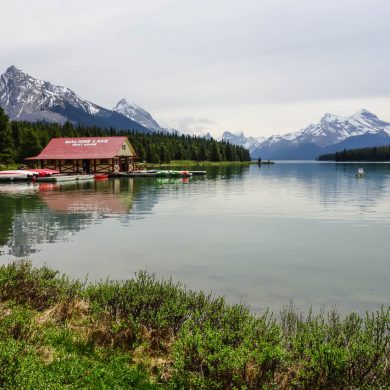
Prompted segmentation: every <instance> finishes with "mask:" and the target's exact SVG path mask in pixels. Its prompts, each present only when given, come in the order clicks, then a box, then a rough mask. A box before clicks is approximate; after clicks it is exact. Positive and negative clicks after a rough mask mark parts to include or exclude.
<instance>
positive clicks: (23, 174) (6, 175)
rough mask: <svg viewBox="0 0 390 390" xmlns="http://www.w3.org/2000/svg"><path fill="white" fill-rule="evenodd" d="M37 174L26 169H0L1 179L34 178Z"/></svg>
mask: <svg viewBox="0 0 390 390" xmlns="http://www.w3.org/2000/svg"><path fill="white" fill-rule="evenodd" d="M34 178H35V174H34V172H32V171H25V170H24V169H14V170H9V171H0V180H6V181H13V180H34Z"/></svg>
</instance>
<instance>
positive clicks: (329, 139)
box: [252, 109, 390, 159]
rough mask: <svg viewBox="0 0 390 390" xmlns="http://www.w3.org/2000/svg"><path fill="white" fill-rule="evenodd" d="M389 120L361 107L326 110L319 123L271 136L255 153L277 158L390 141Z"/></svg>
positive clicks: (310, 156)
mask: <svg viewBox="0 0 390 390" xmlns="http://www.w3.org/2000/svg"><path fill="white" fill-rule="evenodd" d="M389 135H390V123H387V122H384V121H382V120H380V119H379V118H378V117H377V116H376V115H375V114H373V113H371V112H370V111H368V110H366V109H361V110H359V111H357V112H355V113H354V114H352V115H350V116H346V117H343V116H337V115H334V114H330V113H327V114H325V115H324V116H323V117H322V118H321V119H320V120H319V122H317V123H312V124H310V125H309V126H307V127H305V128H304V129H302V130H299V131H297V132H294V133H289V134H285V135H283V136H271V137H269V138H267V139H266V140H265V141H264V142H262V143H261V145H260V146H259V147H258V148H257V149H256V150H254V151H253V153H252V156H257V155H261V156H263V157H264V158H276V159H285V158H287V159H289V158H290V159H291V158H293V159H307V158H316V157H317V156H318V155H319V154H320V153H321V152H322V151H329V150H330V151H331V150H333V148H334V149H335V150H338V149H337V148H341V149H343V148H346V147H347V148H351V147H354V148H356V147H366V146H375V145H378V146H379V145H383V144H390V136H389Z"/></svg>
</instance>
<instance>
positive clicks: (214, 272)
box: [0, 162, 390, 313]
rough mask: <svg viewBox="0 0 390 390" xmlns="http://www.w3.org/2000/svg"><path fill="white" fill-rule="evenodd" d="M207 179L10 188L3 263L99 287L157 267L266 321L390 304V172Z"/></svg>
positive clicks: (296, 166)
mask: <svg viewBox="0 0 390 390" xmlns="http://www.w3.org/2000/svg"><path fill="white" fill-rule="evenodd" d="M358 166H364V169H365V172H366V177H364V178H363V179H357V178H356V177H355V172H356V170H357V167H358ZM196 169H199V167H198V168H196ZM207 170H208V173H207V176H206V177H192V178H190V179H161V178H134V179H133V178H125V179H110V180H105V181H96V182H93V181H92V182H87V183H77V184H76V183H74V184H66V185H53V184H40V185H37V184H35V185H32V184H31V185H29V184H25V183H23V184H22V183H21V184H4V183H2V184H0V262H1V263H3V264H4V263H7V262H9V261H11V260H14V259H15V258H28V259H31V260H32V262H33V264H34V265H37V266H39V265H42V264H45V263H46V264H47V265H49V266H50V267H53V268H55V269H59V270H60V271H62V272H65V273H67V274H69V275H70V276H72V277H77V278H84V277H85V276H87V275H88V280H90V281H94V280H98V279H106V278H107V277H109V278H111V279H126V278H130V277H133V276H134V273H135V272H136V271H138V270H144V269H146V270H148V271H150V272H154V273H156V274H157V275H158V276H160V277H170V276H172V278H173V280H175V281H180V282H182V283H184V284H185V285H186V286H187V287H188V288H191V289H197V290H198V289H202V290H205V291H208V292H210V291H212V292H213V293H214V294H216V295H224V296H226V297H227V299H228V300H229V301H230V302H241V303H244V304H246V305H248V306H249V307H250V308H251V309H252V310H254V311H257V312H262V311H263V310H264V309H265V308H267V307H269V308H271V309H272V310H273V311H275V312H278V311H279V310H280V309H281V308H282V306H284V305H287V304H289V302H290V301H293V303H294V304H295V305H296V306H298V308H300V309H302V310H305V311H306V310H307V309H308V308H309V307H310V306H312V307H313V308H314V309H315V310H318V309H320V308H321V307H322V306H324V305H325V306H326V307H330V306H337V307H338V308H339V309H340V310H341V311H342V312H344V313H345V312H347V311H350V310H355V311H359V312H363V311H364V310H366V309H368V310H374V309H376V308H378V307H379V306H380V305H381V304H385V305H388V304H389V303H390V280H389V279H390V255H389V252H390V251H389V247H390V165H389V164H364V165H362V164H360V165H356V164H334V163H310V162H309V163H307V162H306V163H300V162H291V163H286V162H280V163H276V164H275V165H270V166H266V165H263V166H261V167H258V166H257V165H253V166H250V167H211V168H207Z"/></svg>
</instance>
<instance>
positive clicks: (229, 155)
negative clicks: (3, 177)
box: [0, 108, 250, 164]
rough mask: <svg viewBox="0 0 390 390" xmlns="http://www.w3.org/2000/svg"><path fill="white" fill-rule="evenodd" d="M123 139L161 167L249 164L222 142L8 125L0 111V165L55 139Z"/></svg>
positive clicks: (56, 126) (52, 125)
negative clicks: (186, 162) (170, 164)
mask: <svg viewBox="0 0 390 390" xmlns="http://www.w3.org/2000/svg"><path fill="white" fill-rule="evenodd" d="M115 135H125V136H127V137H128V138H129V140H130V142H131V143H132V145H133V147H134V149H135V151H136V153H137V155H138V156H139V158H140V160H141V161H147V162H150V163H165V162H169V161H171V160H195V161H250V155H249V151H248V150H247V149H245V148H243V147H241V146H236V145H232V144H230V143H228V142H226V141H220V142H218V141H215V140H214V139H210V140H208V139H205V138H201V137H195V136H189V135H180V136H179V135H166V134H163V133H152V134H144V133H137V132H135V131H130V130H129V131H121V132H117V131H116V130H114V129H112V128H111V129H101V128H98V127H84V126H77V127H76V126H73V125H72V124H71V123H69V122H67V123H65V124H63V125H60V124H56V123H43V122H36V123H31V122H16V121H9V120H8V117H7V116H6V115H5V113H4V111H3V109H1V108H0V163H2V164H12V163H21V162H23V160H24V159H25V158H26V157H32V156H36V155H37V154H39V153H40V151H41V150H42V149H43V148H44V147H45V146H46V145H47V144H48V142H49V141H50V139H51V138H56V137H96V136H97V137H101V136H102V137H103V136H115Z"/></svg>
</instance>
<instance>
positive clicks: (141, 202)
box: [0, 179, 156, 257]
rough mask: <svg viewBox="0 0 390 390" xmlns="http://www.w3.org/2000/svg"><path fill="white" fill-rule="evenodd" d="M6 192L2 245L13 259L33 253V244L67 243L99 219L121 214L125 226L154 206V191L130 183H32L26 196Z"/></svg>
mask: <svg viewBox="0 0 390 390" xmlns="http://www.w3.org/2000/svg"><path fill="white" fill-rule="evenodd" d="M7 188H10V187H5V186H4V187H3V191H2V192H1V191H0V210H1V211H0V226H1V229H0V246H7V247H8V250H7V252H8V254H10V255H13V256H17V257H23V256H28V255H29V254H30V253H33V252H34V251H35V249H34V246H35V245H36V244H40V243H52V242H56V241H59V240H61V241H66V240H69V237H70V236H71V235H72V234H75V233H77V232H79V231H80V230H82V229H85V228H86V227H87V226H89V225H91V224H93V223H98V222H99V221H100V220H101V219H102V218H107V217H110V216H120V220H121V221H122V222H123V223H128V221H129V220H130V219H132V218H134V217H135V216H137V215H138V218H139V217H140V215H141V214H142V215H143V214H145V213H146V212H147V211H149V212H150V210H151V209H152V208H153V206H154V204H155V203H156V193H155V191H147V187H144V186H141V187H140V188H139V189H138V188H137V185H136V183H134V182H133V180H132V179H131V180H130V179H115V180H107V181H104V182H99V181H96V182H93V181H92V182H85V183H71V184H66V185H58V184H50V185H48V184H44V185H42V186H40V185H36V186H34V191H33V192H32V193H29V194H26V193H20V194H17V193H16V194H5V192H6V191H5V190H6V189H7ZM149 188H150V183H149ZM0 190H1V188H0ZM142 191H144V196H143V194H142ZM135 198H137V201H136V206H135V207H134V209H133V204H134V200H135ZM3 251H4V249H3ZM0 253H1V251H0Z"/></svg>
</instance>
